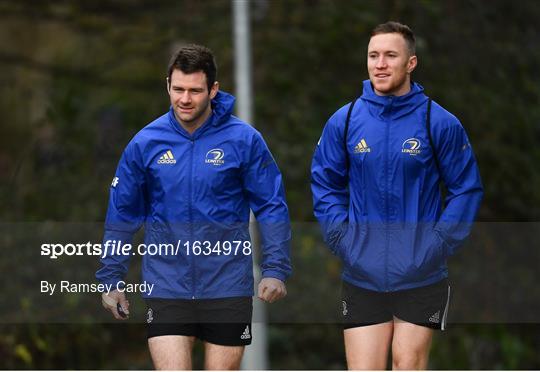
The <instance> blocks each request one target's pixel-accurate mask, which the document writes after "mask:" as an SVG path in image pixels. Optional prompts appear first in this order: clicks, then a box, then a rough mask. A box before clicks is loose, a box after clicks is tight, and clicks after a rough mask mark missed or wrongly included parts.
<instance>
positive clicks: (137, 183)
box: [96, 92, 291, 299]
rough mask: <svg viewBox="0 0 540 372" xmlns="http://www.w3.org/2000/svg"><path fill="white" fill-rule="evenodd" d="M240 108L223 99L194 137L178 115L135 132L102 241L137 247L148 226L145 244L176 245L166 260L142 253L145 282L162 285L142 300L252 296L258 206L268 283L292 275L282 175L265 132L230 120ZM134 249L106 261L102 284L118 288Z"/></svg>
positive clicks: (113, 189) (116, 183) (226, 96)
mask: <svg viewBox="0 0 540 372" xmlns="http://www.w3.org/2000/svg"><path fill="white" fill-rule="evenodd" d="M234 101H235V99H234V97H233V96H231V95H229V94H227V93H224V92H218V94H217V96H216V97H215V99H214V100H212V110H213V112H212V115H211V116H210V117H209V119H208V120H207V121H206V122H205V123H204V124H203V125H202V126H201V127H200V128H198V129H197V130H196V131H195V132H194V133H193V135H190V134H189V133H188V132H187V131H185V130H184V129H183V128H182V127H181V126H180V124H179V123H178V122H177V120H176V118H175V116H174V112H173V110H172V108H171V110H170V111H169V112H168V113H166V114H165V115H163V116H161V117H159V118H158V119H156V120H155V121H153V122H152V123H150V124H149V125H147V126H146V127H144V128H143V129H142V130H141V131H140V132H139V133H137V134H136V135H135V137H134V138H133V139H132V140H131V142H130V143H129V144H128V145H127V147H126V149H125V151H124V153H123V155H122V158H121V160H120V163H119V165H118V169H117V170H116V176H115V178H114V181H113V184H112V186H111V189H110V199H109V208H108V211H107V217H106V221H105V234H104V239H103V241H104V243H105V242H106V241H107V240H116V241H122V244H126V243H131V241H132V237H133V235H134V234H135V232H137V230H139V228H140V227H141V226H143V225H144V229H145V237H144V243H145V244H146V247H150V246H149V245H150V244H152V243H153V244H156V245H157V244H160V243H161V244H171V245H172V247H174V249H173V250H171V251H169V252H168V253H167V254H161V255H159V254H152V255H151V254H149V253H151V251H149V250H147V251H142V252H141V253H147V254H145V255H143V261H142V279H143V280H144V281H146V282H147V283H148V284H154V289H153V291H152V294H151V296H149V295H148V294H143V297H153V298H181V299H207V298H223V297H235V296H252V295H253V287H254V283H253V267H252V260H253V258H252V255H251V254H250V253H251V252H250V250H249V249H247V248H249V244H250V243H244V242H246V241H247V242H249V241H250V236H249V231H248V227H249V216H250V208H251V210H253V213H254V214H255V216H256V218H257V222H258V224H259V231H260V234H261V247H262V264H261V270H262V276H263V277H273V278H277V279H280V280H283V281H284V280H285V279H286V278H287V277H288V276H289V275H290V273H291V265H290V260H289V241H290V234H291V233H290V223H289V215H288V209H287V204H286V202H285V195H284V189H283V184H282V179H281V174H280V172H279V169H278V166H277V165H276V163H275V161H274V159H273V157H272V155H271V154H270V151H269V150H268V148H267V146H266V144H265V142H264V140H263V139H262V137H261V135H260V134H259V132H257V131H256V130H255V129H253V128H252V127H251V126H250V125H248V124H246V123H244V122H242V121H241V120H239V119H238V118H236V117H234V116H233V115H231V112H232V110H233V106H234ZM178 241H180V244H178ZM197 241H199V242H200V243H201V245H200V247H198V243H196V242H197ZM239 241H240V242H242V243H241V245H239V246H237V243H234V242H239ZM205 242H206V243H205ZM226 242H229V243H226ZM186 243H187V244H188V246H186V245H185V244H186ZM228 244H232V246H229V245H228ZM244 244H246V245H245V246H244ZM133 247H134V248H133V250H132V251H131V252H130V254H128V255H123V254H113V255H111V254H109V255H107V257H105V258H104V259H102V260H101V262H102V267H101V269H100V270H99V271H98V272H97V273H96V277H97V279H98V280H99V281H100V282H102V283H104V284H112V285H113V286H116V284H117V283H118V282H119V281H120V280H122V279H123V278H124V276H125V274H126V272H127V270H128V264H129V259H130V257H131V255H132V254H134V253H138V249H137V245H134V246H133ZM177 247H179V248H180V249H178V250H176V248H177ZM169 248H171V246H170V247H169ZM188 248H189V250H188ZM244 248H246V249H244ZM152 249H155V248H152ZM162 252H165V248H164V249H163V250H162ZM171 252H173V253H171ZM115 253H117V252H115ZM154 253H155V252H154ZM113 289H114V287H113Z"/></svg>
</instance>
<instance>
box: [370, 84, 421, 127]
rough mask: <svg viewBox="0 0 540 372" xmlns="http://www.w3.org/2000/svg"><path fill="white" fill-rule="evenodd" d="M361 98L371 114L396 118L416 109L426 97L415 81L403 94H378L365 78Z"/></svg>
mask: <svg viewBox="0 0 540 372" xmlns="http://www.w3.org/2000/svg"><path fill="white" fill-rule="evenodd" d="M361 99H362V100H363V101H364V102H365V103H366V104H367V106H368V108H369V110H370V113H371V114H372V115H374V116H377V117H380V118H390V119H397V118H399V117H402V116H404V115H407V114H409V113H410V112H411V111H414V110H416V108H417V107H418V106H420V105H422V104H423V103H424V102H426V101H427V99H428V98H427V96H426V95H425V94H424V88H423V87H422V86H421V85H420V84H418V83H415V82H411V90H410V91H409V93H407V94H405V95H403V96H379V95H377V94H376V93H375V92H374V90H373V85H371V81H369V80H365V81H364V82H363V93H362V97H361Z"/></svg>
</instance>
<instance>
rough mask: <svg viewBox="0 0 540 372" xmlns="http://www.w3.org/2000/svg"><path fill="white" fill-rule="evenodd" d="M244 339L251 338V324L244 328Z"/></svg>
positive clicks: (242, 337)
mask: <svg viewBox="0 0 540 372" xmlns="http://www.w3.org/2000/svg"><path fill="white" fill-rule="evenodd" d="M240 338H241V339H242V340H248V339H250V338H251V335H250V334H249V326H248V325H247V326H246V329H244V333H242V336H240Z"/></svg>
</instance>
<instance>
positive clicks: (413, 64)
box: [407, 56, 418, 74]
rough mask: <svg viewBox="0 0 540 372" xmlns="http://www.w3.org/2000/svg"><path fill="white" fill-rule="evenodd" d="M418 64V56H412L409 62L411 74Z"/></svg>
mask: <svg viewBox="0 0 540 372" xmlns="http://www.w3.org/2000/svg"><path fill="white" fill-rule="evenodd" d="M417 65H418V58H416V56H410V57H409V62H407V73H408V74H410V73H411V72H413V71H414V69H415V68H416V66H417Z"/></svg>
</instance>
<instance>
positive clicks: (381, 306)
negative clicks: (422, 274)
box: [341, 279, 450, 330]
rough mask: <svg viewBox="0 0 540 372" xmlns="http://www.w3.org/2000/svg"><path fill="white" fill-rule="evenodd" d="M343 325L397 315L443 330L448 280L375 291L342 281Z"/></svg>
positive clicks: (448, 296) (415, 322)
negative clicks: (394, 290) (422, 285)
mask: <svg viewBox="0 0 540 372" xmlns="http://www.w3.org/2000/svg"><path fill="white" fill-rule="evenodd" d="M341 300H342V301H341V313H342V319H343V328H344V329H347V328H355V327H362V326H366V325H373V324H380V323H385V322H388V321H391V320H393V319H394V317H396V318H397V319H398V320H403V321H406V322H409V323H413V324H417V325H421V326H424V327H428V328H433V329H440V330H444V329H445V328H446V318H447V316H448V304H449V302H450V285H448V280H447V279H443V280H441V281H440V282H437V283H435V284H431V285H428V286H425V287H420V288H413V289H407V290H403V291H396V292H374V291H370V290H367V289H363V288H359V287H355V286H353V285H351V284H348V283H346V282H343V290H342V295H341Z"/></svg>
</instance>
